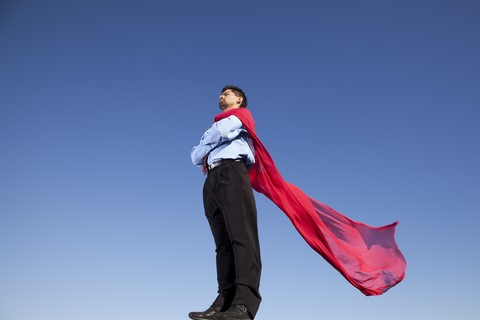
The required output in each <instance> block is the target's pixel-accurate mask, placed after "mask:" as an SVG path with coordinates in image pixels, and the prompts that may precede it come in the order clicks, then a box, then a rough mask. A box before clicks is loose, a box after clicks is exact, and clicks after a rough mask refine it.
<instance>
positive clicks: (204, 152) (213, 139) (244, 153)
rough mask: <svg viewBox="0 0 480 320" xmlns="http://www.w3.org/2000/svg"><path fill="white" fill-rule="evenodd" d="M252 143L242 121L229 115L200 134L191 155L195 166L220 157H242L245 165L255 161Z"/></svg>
mask: <svg viewBox="0 0 480 320" xmlns="http://www.w3.org/2000/svg"><path fill="white" fill-rule="evenodd" d="M253 150H254V148H253V143H252V141H251V139H250V137H249V135H248V132H247V130H246V129H245V128H244V127H243V124H242V122H241V121H240V119H238V118H237V117H235V116H229V117H227V118H224V119H222V120H219V121H217V122H215V123H214V124H213V125H212V126H211V127H210V129H208V130H207V131H206V132H205V133H204V134H203V136H202V139H201V140H200V143H199V145H198V146H196V147H193V150H192V153H191V156H192V162H193V164H194V165H196V166H202V165H203V159H204V158H205V157H206V156H208V158H207V164H209V165H210V164H212V163H214V162H217V161H220V160H222V159H243V160H244V161H245V165H246V166H250V165H252V164H254V163H255V156H254V151H253Z"/></svg>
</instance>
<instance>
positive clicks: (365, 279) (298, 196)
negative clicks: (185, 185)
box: [215, 108, 406, 296]
mask: <svg viewBox="0 0 480 320" xmlns="http://www.w3.org/2000/svg"><path fill="white" fill-rule="evenodd" d="M230 115H235V116H236V117H238V118H239V119H240V121H242V123H243V125H244V126H245V128H246V130H247V131H248V132H249V134H250V136H251V138H252V140H253V143H254V147H255V165H254V166H253V167H252V168H251V170H250V173H249V174H250V180H251V183H252V187H253V188H254V189H255V190H256V191H257V192H260V193H262V194H264V195H265V196H266V197H267V198H269V199H270V200H271V201H272V202H274V203H275V204H276V205H277V206H278V207H279V208H280V209H281V210H282V211H283V212H284V213H285V214H286V215H287V216H288V218H289V219H290V220H291V222H292V223H293V225H294V226H295V228H296V229H297V230H298V232H299V233H300V234H301V235H302V237H303V238H304V239H305V241H306V242H307V243H308V244H309V245H310V246H311V247H312V248H313V249H314V250H315V251H316V252H318V253H319V254H320V255H321V256H322V257H323V258H324V259H325V260H327V261H328V262H329V263H330V264H331V265H332V266H333V267H334V268H335V269H337V270H338V271H339V272H340V274H342V275H343V276H344V277H345V278H346V279H347V280H348V281H349V282H350V283H351V284H352V285H354V286H355V287H356V288H358V289H359V290H360V291H361V292H362V293H364V294H365V295H367V296H370V295H380V294H382V293H384V292H386V291H387V290H388V289H390V288H391V287H393V286H395V285H396V284H398V283H399V282H400V281H402V280H403V278H404V276H405V269H406V261H405V259H404V257H403V255H402V253H401V252H400V250H399V248H398V247H397V244H396V243H395V226H396V225H397V223H398V222H395V223H392V224H390V225H387V226H383V227H378V228H376V227H371V226H368V225H366V224H363V223H360V222H357V221H354V220H351V219H349V218H347V217H346V216H344V215H342V214H340V213H339V212H337V211H335V210H334V209H332V208H330V207H328V206H327V205H325V204H323V203H321V202H319V201H317V200H315V199H313V198H310V197H309V196H307V195H306V194H305V193H304V192H303V191H302V190H300V189H299V188H297V187H296V186H294V185H293V184H291V183H289V182H287V181H285V180H283V178H282V176H281V175H280V172H279V171H278V170H277V168H276V166H275V164H274V162H273V159H272V157H271V156H270V154H269V153H268V151H267V149H266V148H265V146H264V145H263V144H262V142H261V141H260V139H259V138H258V137H257V135H256V133H255V122H254V120H253V117H252V115H251V113H250V111H249V110H248V109H246V108H236V109H231V110H229V111H226V112H223V113H220V114H218V115H217V116H216V117H215V121H218V120H220V119H223V118H226V117H228V116H230Z"/></svg>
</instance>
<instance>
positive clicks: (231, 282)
mask: <svg viewBox="0 0 480 320" xmlns="http://www.w3.org/2000/svg"><path fill="white" fill-rule="evenodd" d="M247 104H248V102H247V97H246V95H245V93H244V92H243V90H242V89H240V88H239V87H236V86H233V85H228V86H226V87H224V88H223V89H222V93H221V95H220V101H219V106H220V109H221V110H222V113H225V112H227V111H231V110H232V109H236V108H246V107H247ZM191 157H192V162H193V164H195V165H198V166H206V169H207V171H208V175H207V178H206V180H205V184H204V188H203V203H204V208H205V215H206V217H207V219H208V222H209V224H210V228H211V231H212V234H213V238H214V240H215V246H216V265H217V281H218V297H217V298H216V299H215V301H214V302H213V304H212V305H211V307H210V308H208V309H207V310H205V311H203V312H191V313H190V314H189V317H190V318H191V319H194V320H205V319H207V320H208V319H218V320H227V319H238V320H248V319H253V318H254V317H255V314H256V313H257V310H258V307H259V305H260V301H261V296H260V293H259V285H260V273H261V260H260V246H259V241H258V230H257V211H256V206H255V198H254V196H253V191H252V186H251V184H250V178H249V174H248V169H247V168H249V167H251V166H252V165H253V164H254V163H255V157H254V148H253V144H252V143H251V141H250V136H249V134H248V132H247V130H246V129H245V127H244V125H243V123H242V122H241V121H240V119H238V118H237V117H236V116H235V115H230V116H228V117H225V118H223V119H221V120H218V121H216V122H215V123H214V124H213V125H212V126H211V127H210V129H208V130H207V131H206V132H205V133H204V135H203V136H202V138H201V140H200V143H199V145H198V146H196V147H194V148H193V150H192V153H191Z"/></svg>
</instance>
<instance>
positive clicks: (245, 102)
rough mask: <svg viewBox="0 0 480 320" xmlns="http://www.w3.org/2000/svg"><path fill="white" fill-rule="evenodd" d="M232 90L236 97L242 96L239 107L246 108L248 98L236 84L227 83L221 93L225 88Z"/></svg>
mask: <svg viewBox="0 0 480 320" xmlns="http://www.w3.org/2000/svg"><path fill="white" fill-rule="evenodd" d="M228 89H230V90H232V91H233V93H234V94H235V96H237V97H242V98H243V101H242V104H241V105H240V108H246V107H247V105H248V100H247V96H246V95H245V92H243V90H242V89H240V88H239V87H237V86H234V85H233V84H229V85H226V86H225V87H224V88H223V89H222V93H223V92H224V91H225V90H228Z"/></svg>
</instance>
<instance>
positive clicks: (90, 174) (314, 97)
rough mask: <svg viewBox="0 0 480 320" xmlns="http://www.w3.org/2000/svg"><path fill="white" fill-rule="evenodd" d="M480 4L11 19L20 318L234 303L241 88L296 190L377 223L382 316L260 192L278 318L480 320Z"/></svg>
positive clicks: (5, 41)
mask: <svg viewBox="0 0 480 320" xmlns="http://www.w3.org/2000/svg"><path fill="white" fill-rule="evenodd" d="M479 18H480V5H479V4H478V2H476V1H423V0H420V1H256V2H253V1H243V2H236V3H228V2H225V1H213V0H208V1H175V2H174V1H171V2H164V1H146V0H137V1H109V0H97V1H88V0H87V1H80V2H79V1H77V2H74V1H52V0H45V1H28V0H25V1H22V0H18V1H8V0H7V1H2V2H1V4H0V147H1V153H0V284H1V285H0V319H2V320H32V319H35V320H65V319H69V320H77V319H78V320H87V319H88V320H95V319H99V320H105V319H115V320H124V319H142V320H149V319H152V320H153V319H187V314H188V312H189V311H192V310H200V309H204V308H206V307H208V305H209V304H210V303H211V302H212V300H213V299H214V298H215V295H216V280H215V270H214V252H213V240H212V237H211V234H210V231H209V229H208V224H207V222H206V220H205V218H204V215H203V207H202V200H201V189H202V185H203V181H204V176H203V175H202V174H201V171H200V170H199V169H198V168H196V167H194V166H193V165H192V164H191V162H190V150H191V148H192V147H193V146H194V145H195V144H197V143H198V141H199V139H200V136H201V135H202V133H203V132H204V131H205V130H206V129H207V128H208V127H209V125H210V124H211V122H212V120H213V116H214V115H215V114H216V113H217V112H218V104H217V101H218V96H219V93H220V92H219V91H220V89H221V88H222V87H223V86H224V85H225V84H227V83H235V84H237V85H239V86H241V87H242V88H244V90H245V91H246V92H247V95H248V97H249V101H250V105H249V108H250V110H251V111H252V113H253V115H254V117H255V119H256V122H257V131H258V132H257V133H258V135H259V136H260V138H261V139H262V141H263V142H264V144H265V145H266V146H267V148H268V149H269V151H270V153H271V154H272V156H273V158H274V159H275V161H276V164H277V166H278V168H279V169H280V171H281V172H282V174H283V175H284V177H285V178H286V179H287V180H288V181H290V182H292V183H294V184H296V185H298V186H299V187H300V188H302V189H303V190H304V191H305V192H307V193H308V194H309V195H311V196H312V197H314V198H316V199H318V200H320V201H322V202H324V203H326V204H328V205H330V206H332V207H334V208H335V209H337V210H338V211H340V212H342V213H344V214H346V215H347V216H349V217H351V218H353V219H356V220H360V221H362V222H365V223H368V224H370V225H374V226H380V225H385V224H388V223H391V222H393V221H396V220H399V221H400V225H399V226H398V228H397V242H398V244H399V246H400V248H401V250H402V252H403V253H404V255H405V257H406V259H407V262H408V269H407V275H406V278H405V280H404V281H403V282H402V283H401V284H399V285H398V286H397V287H395V288H393V289H391V290H390V291H389V292H388V293H386V294H385V295H383V296H379V297H365V296H363V295H362V294H361V293H360V292H359V291H357V290H356V289H355V288H353V287H352V286H351V285H350V284H348V283H347V282H346V281H345V280H344V279H343V278H342V277H341V276H340V275H339V274H338V273H337V272H336V271H335V270H334V269H333V268H331V267H330V266H329V265H328V264H327V263H326V262H325V261H324V260H323V259H322V258H321V257H320V256H318V255H317V254H316V253H315V252H314V251H313V250H311V249H310V248H309V247H308V245H307V244H306V243H305V242H304V241H303V239H302V238H301V237H300V236H299V235H298V233H297V232H296V231H295V229H294V228H293V226H292V225H291V223H290V222H289V221H288V219H287V218H286V217H285V216H284V214H283V213H282V212H281V211H280V210H279V209H277V208H276V207H275V206H274V205H273V204H272V203H270V202H269V201H268V200H267V199H266V198H265V197H264V196H262V195H260V194H256V200H257V207H258V212H259V229H260V240H261V249H262V258H263V274H262V284H261V293H262V296H263V303H262V305H261V307H260V310H259V313H258V314H257V319H280V320H282V319H301V318H302V317H304V318H313V319H316V318H319V319H320V318H325V319H326V318H335V319H352V318H355V319H357V320H363V319H365V320H366V319H374V318H375V319H379V318H387V317H388V319H391V320H397V319H402V320H403V319H405V318H407V317H408V318H410V319H423V318H425V317H428V318H431V319H438V320H443V319H445V320H447V319H448V320H451V319H453V318H456V319H463V320H469V319H478V317H479V316H480V308H479V306H478V291H477V287H478V285H480V276H479V275H478V264H479V262H480V254H479V250H478V244H479V240H478V239H479V238H478V235H477V228H478V224H479V222H480V218H479V214H480V204H479V201H478V200H479V196H480V182H479V181H480V170H479V165H478V164H479V163H480V148H479V136H480V127H479V125H478V120H479V118H480V111H479V107H480V106H479V101H480V90H479V83H480V60H479V59H478V57H479V56H480V41H479V39H480V19H479Z"/></svg>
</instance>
